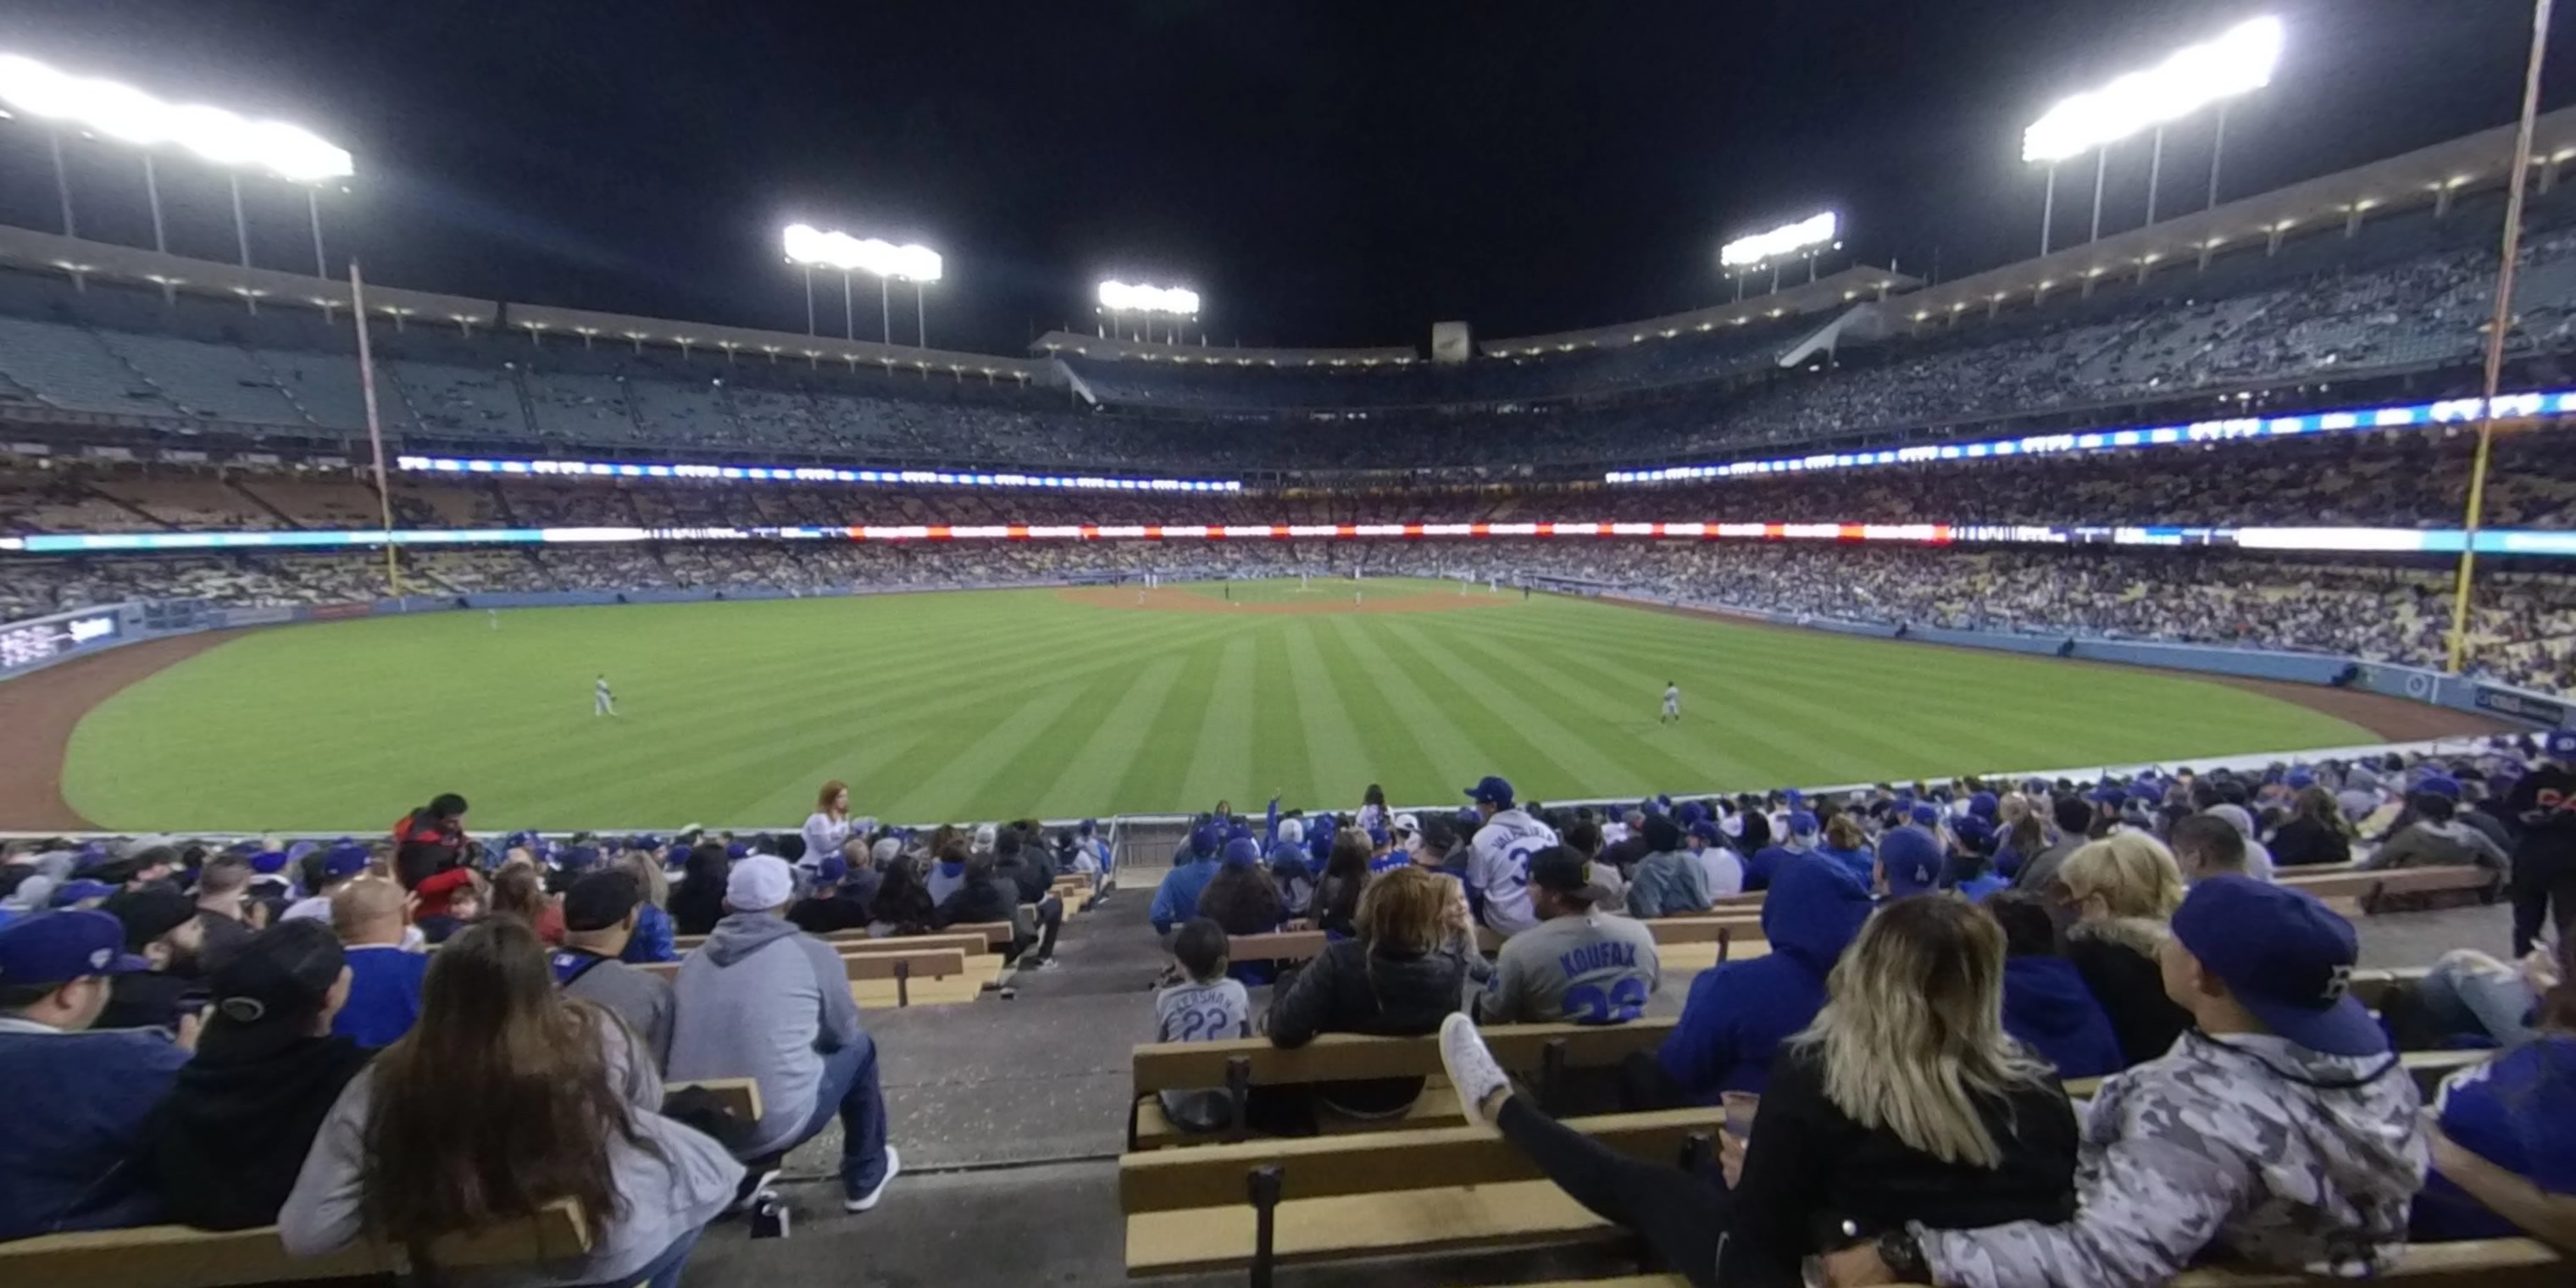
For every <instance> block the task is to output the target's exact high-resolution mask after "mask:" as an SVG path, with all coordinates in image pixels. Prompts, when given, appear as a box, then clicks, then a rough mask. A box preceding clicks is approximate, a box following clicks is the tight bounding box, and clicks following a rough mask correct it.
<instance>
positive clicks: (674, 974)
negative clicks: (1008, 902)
mask: <svg viewBox="0 0 2576 1288" xmlns="http://www.w3.org/2000/svg"><path fill="white" fill-rule="evenodd" d="M877 942H878V943H881V944H896V945H903V946H902V947H895V948H888V949H886V950H883V951H875V952H845V953H842V954H840V958H841V967H842V969H843V970H845V971H846V972H848V974H849V977H850V978H851V979H854V980H861V979H894V978H897V977H898V976H903V975H909V976H910V977H911V978H914V979H945V978H947V977H949V976H951V975H963V974H965V973H966V952H965V950H964V949H961V948H959V947H957V946H956V945H954V944H950V945H947V946H944V947H926V948H925V947H915V946H912V945H914V944H916V943H917V942H918V941H915V940H909V939H881V940H878V941H877ZM988 960H989V959H988ZM637 969H639V970H643V971H647V972H650V973H652V974H655V975H659V976H661V977H662V978H663V979H666V980H668V979H677V978H678V977H679V974H680V963H678V962H647V963H645V964H644V965H642V966H639V967H637Z"/></svg>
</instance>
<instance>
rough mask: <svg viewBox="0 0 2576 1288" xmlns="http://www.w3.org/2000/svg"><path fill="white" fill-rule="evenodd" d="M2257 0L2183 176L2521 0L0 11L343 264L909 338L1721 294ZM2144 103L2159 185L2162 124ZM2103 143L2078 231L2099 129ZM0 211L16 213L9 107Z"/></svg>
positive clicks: (480, 288) (1909, 247)
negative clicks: (823, 254) (1731, 241)
mask: <svg viewBox="0 0 2576 1288" xmlns="http://www.w3.org/2000/svg"><path fill="white" fill-rule="evenodd" d="M2265 12H2270V13H2274V14H2277V15H2279V16H2281V17H2282V18H2283V19H2284V21H2285V22H2286V23H2287V25H2288V28H2289V40H2288V49H2287V53H2286V55H2285V57H2284V61H2283V66H2282V69H2281V71H2280V73H2279V75H2278V76H2277V77H2276V79H2275V80H2274V82H2273V84H2272V86H2271V87H2270V88H2269V89H2267V90H2264V91H2262V92H2261V93H2260V94H2259V95H2258V96H2256V97H2255V98H2254V99H2253V100H2250V101H2248V102H2246V103H2244V104H2242V105H2240V107H2239V108H2238V110H2236V111H2235V112H2234V113H2233V114H2232V115H2231V117H2230V120H2229V127H2228V147H2227V157H2226V160H2227V178H2226V185H2225V189H2224V192H2223V193H2222V197H2224V196H2242V195H2246V194H2248V193H2251V192H2254V191H2258V190H2260V189H2262V188H2266V187H2272V186H2276V185H2278V184H2281V183H2285V182H2289V181H2292V180H2296V179H2300V178H2305V177H2308V176H2311V175H2315V174H2319V173H2323V172H2327V171H2330V170H2335V169H2339V168H2342V167H2346V166H2350V165H2354V164H2358V163H2361V162H2364V161H2369V160H2373V159H2376V158H2378V157H2382V156H2386V155H2389V154H2391V153H2395V152H2399V151H2403V150H2405V149H2409V148H2414V147H2419V146H2422V145H2424V144H2427V143H2432V142H2436V141H2439V140H2441V139H2445V138H2449V137H2452V136H2455V135H2458V134H2462V133H2466V132H2468V131H2471V130H2474V129H2478V128H2482V127H2486V126H2490V125H2496V124H2501V123H2504V122H2507V121H2509V120H2510V119H2511V118H2512V115H2513V112H2514V109H2515V106H2516V100H2517V97H2518V93H2519V88H2520V79H2521V69H2522V59H2523V54H2524V40H2525V37H2526V34H2527V32H2528V30H2529V26H2528V24H2529V21H2530V19H2529V13H2530V5H2529V3H2528V0H2278V2H2277V3H2274V4H2271V5H2268V6H2267V5H2264V4H2262V3H2259V0H2235V2H2230V3H2218V2H2215V0H2177V2H2175V3H2151V2H2149V0H1795V2H1787V3H1765V4H1750V3H1722V2H1719V0H1697V2H1695V3H1685V2H1678V0H1677V2H1673V3H1664V2H1661V0H1656V2H1652V3H1649V2H1646V0H1534V2H1528V3H1509V2H1504V0H1488V2H1482V3H1475V2H1464V0H1461V2H1444V3H1427V2H1426V3H1415V2H1410V0H1355V2H1351V3H1331V4H1326V3H1299V2H1296V0H1268V2H1266V3H1264V2H1261V0H1128V2H1125V3H1081V2H1079V0H1063V2H1060V3H1051V4H1044V5H1040V4H1028V3H1021V4H999V3H978V2H975V0H945V2H944V3H924V4H909V3H893V2H886V0H871V2H868V3H852V2H850V0H840V2H838V3H786V2H784V0H732V2H731V3H714V2H711V0H667V2H658V3H657V2H656V0H401V2H399V3H389V2H381V0H304V2H303V3H289V2H286V0H166V2H162V3H145V2H142V0H10V2H9V4H8V5H7V7H6V8H5V9H0V49H6V50H12V51H16V52H22V53H26V54H29V55H31V56H34V57H37V58H40V59H44V60H47V61H50V62H53V63H55V64H56V65H58V66H62V67H65V68H66V69H69V70H75V71H81V72H86V73H90V74H100V75H112V76H116V77H119V78H122V79H125V80H128V81H130V82H132V83H134V84H137V85H140V86H142V87H144V88H146V89H149V90H152V91H153V92H155V93H157V94H160V95H161V96H163V97H165V98H171V99H177V100H182V101H190V100H193V101H204V102H211V103H215V104H218V105H222V106H228V107H233V108H236V109H238V110H242V111H245V112H250V113H255V114H269V115H276V116H281V117H285V118H287V119H290V120H295V121H298V122H301V123H303V124H306V125H308V126H310V127H312V128H313V129H315V130H316V131H317V132H319V133H321V134H322V135H323V136H324V137H326V138H329V139H332V140H333V141H334V142H337V143H339V144H340V145H342V146H344V147H346V148H348V149H349V150H350V151H351V152H353V153H355V154H356V156H357V166H358V178H357V180H356V183H355V185H354V190H353V192H351V193H350V194H348V195H346V196H338V195H334V196H333V197H331V198H330V199H329V201H328V204H327V206H326V220H327V223H328V230H329V234H330V236H331V238H332V240H333V242H334V244H335V246H336V247H342V248H345V247H348V246H351V245H354V246H356V247H357V248H358V250H359V251H360V253H361V254H362V255H363V256H364V257H365V260H366V262H367V264H368V269H369V274H370V277H371V278H372V279H374V280H380V281H385V282H389V283H393V284H398V285H404V286H415V287H421V288H426V289H434V290H447V291H453V292H457V293H460V294H467V295H474V296H479V297H484V298H497V299H512V300H522V301H529V302H537V303H549V304H565V305H574V306H581V307H590V308H601V309H612V310H618V311H624V312H633V313H642V314H649V315H654V316H662V317H673V318H683V319H702V320H708V321H720V322H731V323H740V324H747V325H766V326H773V327H780V328H784V329H790V330H802V329H803V326H804V303H803V295H802V292H801V287H800V285H799V281H800V279H799V278H798V277H797V276H796V274H795V273H794V271H793V270H791V269H788V268H787V267H785V266H784V265H783V264H781V263H780V261H779V259H778V257H777V254H776V250H775V247H776V244H777V242H776V236H777V229H778V228H779V227H780V226H781V225H783V224H785V223H787V222H789V221H791V220H796V219H802V220H805V221H807V222H811V223H814V224H817V225H819V226H822V227H826V228H831V227H839V228H843V229H846V230H848V231H851V232H853V233H856V234H858V235H861V236H866V235H871V234H873V235H881V236H885V237H888V238H889V239H892V240H897V241H904V240H919V241H922V242H925V243H927V244H929V245H931V246H933V247H935V248H937V249H938V250H940V251H941V252H942V253H943V254H944V255H945V256H946V258H947V281H945V282H944V283H942V284H940V285H939V286H937V287H935V288H933V290H932V294H931V297H930V301H929V312H930V332H931V339H932V340H933V342H935V343H938V344H941V345H943V346H954V347H966V348H980V349H984V350H987V351H998V352H1006V353H1016V352H1020V351H1022V350H1023V349H1024V348H1025V346H1026V344H1027V342H1028V340H1029V338H1030V337H1031V336H1032V335H1034V334H1035V333H1037V332H1040V331H1044V330H1046V329H1048V328H1050V327H1054V326H1057V325H1060V324H1072V325H1077V326H1082V327H1085V328H1087V327H1088V326H1089V325H1090V321H1091V304H1090V298H1091V285H1092V283H1093V282H1095V281H1097V280H1098V279H1099V278H1101V277H1103V276H1111V275H1117V276H1125V277H1128V278H1130V279H1131V280H1137V279H1141V280H1149V281H1154V282H1157V283H1162V284H1181V285H1188V286H1192V287H1195V288H1196V289H1197V290H1198V291H1199V292H1200V294H1201V295H1202V296H1203V297H1204V298H1205V299H1206V301H1207V304H1208V309H1207V330H1208V332H1209V333H1210V335H1211V337H1212V338H1213V340H1214V342H1216V343H1219V344H1226V343H1233V342H1236V341H1238V340H1239V341H1241V342H1242V343H1245V344H1406V343H1410V344H1420V343H1423V342H1424V340H1425V339H1426V337H1427V333H1428V328H1429V326H1430V324H1431V323H1432V322H1433V321H1434V320H1438V319H1446V318H1463V319H1466V320H1468V321H1469V322H1471V323H1473V324H1474V326H1475V327H1476V330H1477V334H1478V335H1479V336H1482V337H1499V336H1507V335H1513V334H1525V333H1530V332H1536V331H1547V330H1556V329H1562V328H1567V327H1574V326H1583V325H1591V324H1596V323H1605V322H1611V321H1618V320H1623V319H1628V318H1634V317H1639V316H1645V315H1649V314H1653V313H1658V312H1666V311H1671V310H1676V309H1682V308H1688V307H1692V306H1695V305H1700V304H1708V303H1713V302H1716V301H1718V300H1719V299H1722V298H1725V294H1726V291H1727V288H1726V286H1725V284H1724V282H1723V280H1722V279H1721V278H1720V277H1719V275H1718V273H1717V270H1716V249H1717V246H1718V244H1719V243H1720V242H1721V241H1723V240H1725V239H1727V238H1728V237H1731V236H1734V235H1738V234H1741V233H1745V232H1750V231H1755V230H1758V229H1760V228H1765V227H1768V226H1770V225H1772V224H1775V223H1779V222H1783V221H1785V220H1787V219H1791V218H1795V217H1798V216H1802V215H1805V214H1808V213H1811V212H1812V211H1813V210H1815V209H1819V208H1824V207H1831V208H1834V209H1837V210H1839V211H1841V212H1842V213H1843V216H1844V219H1845V226H1846V228H1847V230H1848V232H1847V237H1848V239H1849V251H1848V253H1849V254H1850V255H1853V256H1857V257H1859V258H1862V259H1866V260H1868V261H1870V262H1873V263H1878V264H1885V263H1887V262H1888V261H1889V260H1890V258H1894V259H1895V260H1896V261H1897V262H1898V265H1899V267H1900V268H1902V269H1903V270H1904V271H1906V272H1909V273H1916V274H1928V273H1930V272H1931V271H1932V270H1933V268H1934V266H1935V262H1936V257H1937V263H1938V268H1939V272H1940V273H1941V275H1943V276H1945V277H1955V276H1958V275H1960V274H1962V273H1965V272H1971V271H1975V270H1978V269H1982V268H1988V267H1992V266H1994V265H1996V264H1999V263H2003V262H2007V261H2009V260H2011V259H2015V258H2020V257H2024V256H2027V255H2029V254H2031V253H2032V252H2033V251H2034V250H2035V249H2036V242H2037V229H2038V220H2039V203H2040V176H2039V173H2038V172H2037V171H2036V170H2035V169H2033V168H2032V167H2029V166H2026V165H2024V164H2023V163H2022V162H2021V161H2020V160H2019V159H2018V156H2019V139H2020V131H2021V128H2022V127H2023V126H2024V125H2025V124H2027V123H2028V122H2029V121H2030V120H2032V119H2034V118H2035V117H2036V116H2038V114H2039V113H2040V112H2042V111H2044V110H2045V109H2046V108H2047V106H2048V105H2049V104H2050V103H2051V102H2052V101H2054V100H2055V99H2056V98H2058V97H2060V96H2062V95H2064V94H2067V93H2070V92H2073V91H2076V90H2079V89H2084V88H2088V87H2090V86H2091V85H2093V84H2096V83H2098V82H2099V81H2100V80H2102V79H2105V78H2107V77H2108V76H2109V75H2111V74H2114V73H2117V72H2119V71H2123V70H2128V69H2130V68H2132V67H2136V66H2143V65H2145V64H2148V63H2151V62H2153V61H2155V60H2156V59H2158V58H2160V57H2162V55H2163V54H2164V53H2165V52H2167V51H2168V50H2170V49H2171V48H2172V47H2174V46H2177V45H2180V44H2184V43H2189V42H2191V41H2195V40H2199V39H2204V38H2206V37H2208V36H2211V35H2215V34H2216V33H2217V32H2219V31H2221V30H2223V29H2224V28H2226V27H2227V26H2230V25H2232V24H2233V23H2235V22H2238V21H2241V20H2243V19H2245V18H2248V17H2253V16H2256V15H2258V14H2261V13H2265ZM2561 19H2562V20H2561V21H2560V23H2559V24H2558V32H2559V38H2558V39H2557V40H2556V41H2555V42H2554V44H2555V45H2556V48H2554V49H2553V55H2552V56H2553V58H2554V59H2556V60H2557V62H2558V63H2559V64H2560V65H2561V66H2560V70H2561V71H2569V70H2570V69H2576V37H2571V36H2570V35H2568V34H2567V33H2568V32H2569V30H2570V27H2571V24H2576V17H2571V16H2569V15H2564V14H2562V15H2561ZM2564 87H2576V79H2571V75H2567V74H2562V75H2554V76H2552V77H2551V78H2550V80H2549V82H2548V84H2547V85H2546V86H2545V87H2544V96H2543V107H2544V108H2550V107H2556V106H2560V105H2562V104H2564V103H2566V102H2568V101H2570V100H2571V98H2576V94H2571V93H2570V92H2569V90H2568V89H2567V88H2564ZM2170 139H2171V142H2170V145H2169V149H2168V152H2167V158H2166V160H2167V168H2166V175H2167V186H2166V188H2165V190H2164V196H2163V197H2162V198H2161V199H2160V204H2161V206H2162V207H2163V208H2165V209H2167V210H2168V211H2170V210H2173V209H2176V208H2179V207H2181V206H2183V205H2184V204H2186V203H2188V204H2191V205H2197V204H2198V202H2199V201H2200V200H2201V198H2202V196H2203V189H2204V186H2205V184H2206V181H2207V172H2208V160H2209V158H2208V146H2209V142H2208V139H2209V131H2208V121H2207V118H2206V117H2205V116H2204V117H2203V118H2201V119H2199V120H2196V121H2194V122H2190V123H2187V124H2185V125H2183V126H2180V127H2177V130H2176V132H2175V133H2174V134H2173V135H2171V136H2170ZM2079 164H2080V166H2081V172H2080V175H2079V176H2077V177H2075V178H2073V179H2071V180H2069V181H2065V182H2061V185H2060V188H2059V195H2060V198H2061V203H2060V207H2059V210H2060V216H2059V230H2060V237H2061V240H2063V239H2064V236H2065V234H2066V232H2067V230H2068V229H2070V228H2072V229H2074V230H2075V231H2076V232H2078V233H2079V234H2080V232H2081V224H2082V221H2083V218H2084V216H2085V213H2086V203H2088V202H2089V200H2090V195H2091V194H2090V186H2091V167H2090V164H2089V163H2079ZM2112 164H2113V173H2112V180H2111V185H2110V198H2109V200H2108V202H2107V203H2106V214H2105V219H2104V222H2105V227H2106V229H2115V228H2121V227H2128V226H2132V225H2134V224H2136V223H2137V222H2138V221H2139V218H2140V215H2141V214H2142V211H2143V207H2144V189H2145V172H2146V147H2145V144H2144V141H2143V140H2140V141H2139V142H2138V143H2137V144H2135V145H2134V146H2130V147H2127V148H2124V149H2122V150H2119V151H2116V152H2115V153H2114V156H2113V163H2112ZM73 186H74V190H75V196H76V198H77V199H78V200H79V202H80V206H81V217H82V221H83V227H82V231H83V232H84V234H88V235H96V236H102V237H106V238H110V239H113V240H123V241H130V242H134V243H137V244H142V245H149V244H150V240H151V234H150V225H149V222H148V220H147V217H146V215H145V213H144V203H143V200H142V195H141V194H142V182H141V178H140V172H139V167H138V164H137V163H136V161H135V160H134V157H133V154H132V153H130V152H126V151H122V150H117V149H110V148H104V147H100V146H96V145H89V146H84V147H79V148H76V149H74V156H73ZM248 187H249V192H248V196H249V200H250V203H251V207H252V219H253V222H254V224H255V225H256V227H255V233H256V237H255V245H254V254H255V256H256V257H257V259H258V260H259V262H261V263H263V264H267V265H271V266H274V267H279V268H301V269H303V270H304V271H310V268H311V252H310V248H309V243H308V241H307V238H306V233H305V227H304V219H303V210H302V200H301V198H300V196H296V195H294V194H292V193H291V192H289V191H287V190H285V189H283V188H281V187H279V186H277V185H273V184H268V183H256V184H251V185H248ZM162 189H163V192H164V196H165V200H166V201H167V202H168V204H169V207H170V209H171V211H172V221H173V239H174V246H173V249H176V250H180V251H183V252H185V253H191V254H199V255H204V256H208V257H214V258H230V256H231V254H232V234H231V227H230V222H229V206H228V204H227V200H228V199H227V197H226V196H225V192H224V187H223V183H222V181H221V179H220V178H217V177H214V176H213V174H212V172H209V171H205V170H203V169H200V168H197V167H194V166H191V165H189V164H188V163H186V162H184V161H176V160H174V161H171V162H169V163H168V164H167V165H166V166H165V167H164V170H163V178H162ZM2070 194H2072V196H2071V197H2070ZM2070 200H2071V201H2072V202H2073V203H2074V204H2073V209H2074V218H2073V219H2072V220H2070V219H2069V218H2068V216H2067V211H2068V209H2069V206H2068V204H2067V203H2068V201H2070ZM0 220H5V221H7V222H10V223H16V224H22V225H26V226H30V227H36V228H44V229H52V228H53V227H54V226H55V214H54V199H53V187H52V184H51V182H50V174H49V168H48V163H47V162H46V161H45V159H44V151H43V143H42V135H41V133H39V132H38V131H36V130H33V129H30V128H28V127H26V126H25V125H23V124H18V123H10V122H0ZM1829 267H1830V264H1829ZM862 290H863V291H865V292H867V293H866V294H863V296H862V299H863V300H864V301H866V302H867V303H868V304H870V305H872V304H873V292H872V291H868V289H867V288H866V287H865V286H864V285H863V287H862ZM825 294H826V296H827V301H826V304H825V307H824V308H823V310H822V311H823V314H824V318H825V327H824V329H825V330H826V331H827V332H832V333H837V332H838V329H839V323H840V313H839V300H838V283H837V281H834V282H833V283H832V286H831V289H830V290H829V291H827V292H825ZM902 311H903V310H900V309H899V310H898V312H902ZM860 312H861V315H862V321H861V322H860V326H859V331H860V335H861V337H862V338H868V337H870V336H871V335H872V334H873V332H874V330H875V325H876V324H875V322H874V319H873V313H874V310H873V308H872V307H865V308H862V309H861V310H860ZM898 328H899V336H898V338H905V336H904V333H908V324H907V323H901V322H899V323H898Z"/></svg>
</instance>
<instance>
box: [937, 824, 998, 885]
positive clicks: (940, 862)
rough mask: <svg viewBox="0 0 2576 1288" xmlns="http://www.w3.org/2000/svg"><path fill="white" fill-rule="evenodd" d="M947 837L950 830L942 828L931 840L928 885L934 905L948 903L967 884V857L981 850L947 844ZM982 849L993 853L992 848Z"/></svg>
mask: <svg viewBox="0 0 2576 1288" xmlns="http://www.w3.org/2000/svg"><path fill="white" fill-rule="evenodd" d="M947 837H948V829H946V828H942V829H940V834H939V835H937V836H934V837H932V838H931V847H930V857H931V864H930V875H929V877H928V878H927V881H926V883H927V884H928V885H929V887H930V901H931V902H932V903H946V902H948V896H950V895H953V894H955V893H957V891H958V888H959V887H961V886H963V885H965V884H966V856H967V855H969V854H972V853H974V852H975V849H976V848H979V847H973V846H968V845H964V844H960V845H955V846H951V845H949V844H948V843H947V839H944V838H947ZM953 839H957V840H959V841H961V842H962V841H963V840H964V838H963V837H957V838H953ZM980 848H981V849H982V850H983V851H984V852H985V853H987V854H990V853H992V847H991V846H989V845H987V846H982V847H980Z"/></svg>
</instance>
